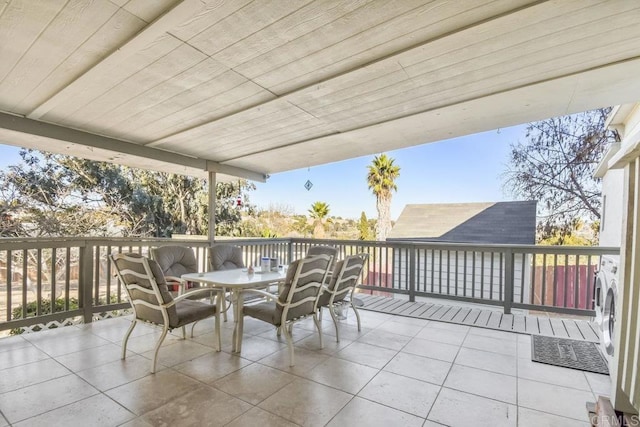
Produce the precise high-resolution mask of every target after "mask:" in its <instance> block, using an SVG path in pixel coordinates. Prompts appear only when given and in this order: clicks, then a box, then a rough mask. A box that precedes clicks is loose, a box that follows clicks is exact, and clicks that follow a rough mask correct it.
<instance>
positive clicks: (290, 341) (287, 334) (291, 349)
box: [280, 325, 295, 366]
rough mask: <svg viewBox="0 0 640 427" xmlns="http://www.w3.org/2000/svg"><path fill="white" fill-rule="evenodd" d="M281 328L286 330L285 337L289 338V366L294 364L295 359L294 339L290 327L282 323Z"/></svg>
mask: <svg viewBox="0 0 640 427" xmlns="http://www.w3.org/2000/svg"><path fill="white" fill-rule="evenodd" d="M280 329H282V330H283V331H284V337H285V338H286V339H287V347H288V348H289V366H294V365H295V360H294V358H293V339H291V332H290V328H287V327H286V326H285V325H282V326H281V327H280Z"/></svg>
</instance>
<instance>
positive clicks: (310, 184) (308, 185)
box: [304, 180, 313, 191]
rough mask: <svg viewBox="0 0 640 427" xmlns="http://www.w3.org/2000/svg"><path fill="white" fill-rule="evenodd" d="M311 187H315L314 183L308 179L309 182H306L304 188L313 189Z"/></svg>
mask: <svg viewBox="0 0 640 427" xmlns="http://www.w3.org/2000/svg"><path fill="white" fill-rule="evenodd" d="M311 187H313V184H312V183H311V181H309V180H307V182H305V183H304V188H306V189H307V191H309V190H311Z"/></svg>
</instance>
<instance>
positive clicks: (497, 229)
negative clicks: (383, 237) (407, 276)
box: [388, 201, 536, 245]
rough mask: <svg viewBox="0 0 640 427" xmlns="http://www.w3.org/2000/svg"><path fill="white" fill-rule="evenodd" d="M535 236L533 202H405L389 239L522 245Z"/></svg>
mask: <svg viewBox="0 0 640 427" xmlns="http://www.w3.org/2000/svg"><path fill="white" fill-rule="evenodd" d="M535 239H536V201H524V202H496V203H446V204H428V205H406V206H405V207H404V210H403V211H402V213H401V214H400V217H399V218H398V221H397V222H396V224H395V225H394V227H393V229H392V230H391V233H390V234H389V236H388V240H420V241H430V242H456V243H480V244H483V243H486V244H492V243H495V244H514V245H518V244H523V245H533V244H535Z"/></svg>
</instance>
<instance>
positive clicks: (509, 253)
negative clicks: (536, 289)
mask: <svg viewBox="0 0 640 427" xmlns="http://www.w3.org/2000/svg"><path fill="white" fill-rule="evenodd" d="M504 255H505V256H504V314H511V305H512V304H513V282H514V274H513V250H511V249H507V250H506V251H505V254H504Z"/></svg>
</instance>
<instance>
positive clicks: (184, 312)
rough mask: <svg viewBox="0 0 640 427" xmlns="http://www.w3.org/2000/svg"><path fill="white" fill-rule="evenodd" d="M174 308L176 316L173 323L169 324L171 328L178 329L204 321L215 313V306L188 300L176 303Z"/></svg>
mask: <svg viewBox="0 0 640 427" xmlns="http://www.w3.org/2000/svg"><path fill="white" fill-rule="evenodd" d="M175 308H176V314H177V316H176V319H175V322H174V323H170V324H169V325H170V326H171V327H172V328H179V327H180V326H183V325H187V324H189V323H192V322H195V321H196V320H202V319H206V318H207V317H211V316H213V315H214V314H215V313H216V306H215V305H211V304H207V303H205V302H201V301H191V300H188V299H186V300H182V301H178V302H177V303H176V305H175Z"/></svg>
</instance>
